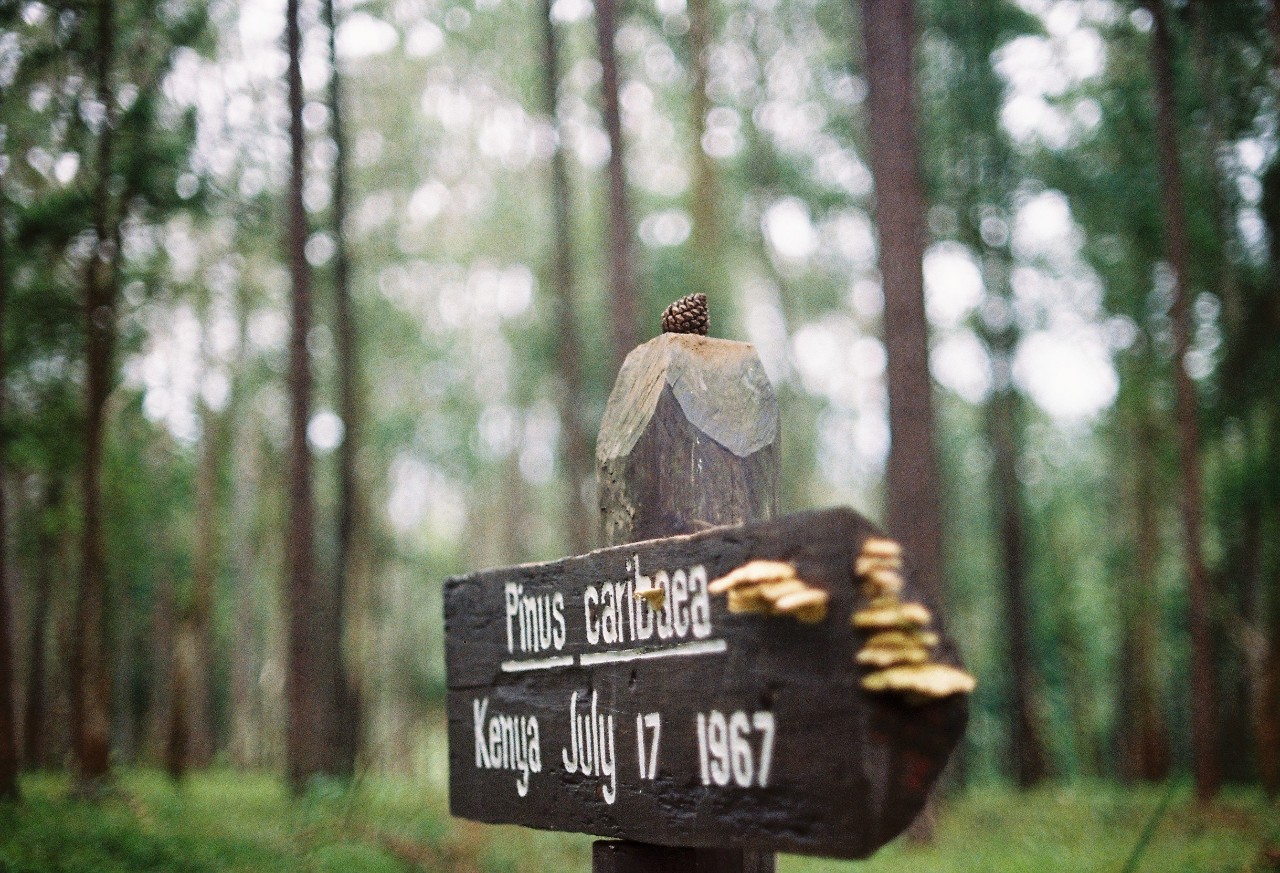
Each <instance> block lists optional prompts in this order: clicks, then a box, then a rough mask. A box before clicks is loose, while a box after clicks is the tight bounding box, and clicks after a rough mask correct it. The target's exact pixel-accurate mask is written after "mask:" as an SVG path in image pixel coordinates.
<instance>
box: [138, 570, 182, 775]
mask: <svg viewBox="0 0 1280 873" xmlns="http://www.w3.org/2000/svg"><path fill="white" fill-rule="evenodd" d="M176 600H177V596H176V593H175V591H174V579H173V575H172V573H171V571H170V570H169V569H168V568H162V569H161V571H160V575H159V577H158V578H157V579H156V592H155V599H154V602H153V603H152V607H151V629H150V630H151V633H150V635H151V669H150V671H149V672H150V674H151V689H150V691H151V694H150V696H149V699H148V700H147V728H146V740H145V742H144V746H145V749H146V756H147V757H148V758H149V759H150V760H152V761H158V762H164V761H167V760H168V755H169V751H168V750H169V734H170V731H171V729H172V716H173V707H174V694H175V685H176V682H175V681H174V679H175V669H176V668H175V662H174V648H175V646H176V640H177V621H178V618H177V604H176Z"/></svg>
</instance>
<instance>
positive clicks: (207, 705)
mask: <svg viewBox="0 0 1280 873" xmlns="http://www.w3.org/2000/svg"><path fill="white" fill-rule="evenodd" d="M205 314H206V315H207V313H205ZM208 362H209V351H208V349H207V348H206V350H205V372H206V373H207V372H208V370H209V366H208ZM200 420H201V424H202V428H201V430H202V432H201V435H200V455H199V460H198V462H197V468H196V530H195V549H194V555H193V556H192V587H191V602H190V604H189V606H188V609H187V610H186V612H187V616H188V622H187V623H189V625H190V634H191V642H192V646H193V648H194V657H193V658H192V661H191V665H190V673H189V676H188V677H187V680H188V681H187V683H186V686H185V690H186V693H187V700H186V702H185V711H186V716H187V718H188V719H189V723H188V725H187V728H186V736H187V743H186V745H185V752H186V754H187V755H188V760H187V762H186V763H187V764H188V765H189V766H191V767H194V768H196V769H203V768H205V767H208V766H209V765H210V764H211V763H213V748H214V739H213V736H214V730H213V658H214V642H213V597H214V585H215V580H216V579H217V575H218V553H219V545H220V542H221V536H220V519H219V518H218V495H217V491H218V482H217V480H218V458H219V455H220V453H221V445H220V434H219V431H220V430H221V425H222V422H221V421H219V420H218V414H217V413H216V412H214V411H213V410H212V409H210V408H209V407H208V406H207V405H205V404H204V403H201V404H200Z"/></svg>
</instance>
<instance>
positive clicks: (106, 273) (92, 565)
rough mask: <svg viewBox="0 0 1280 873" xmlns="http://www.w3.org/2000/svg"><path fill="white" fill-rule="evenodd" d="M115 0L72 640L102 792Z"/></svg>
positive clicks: (100, 33) (106, 74)
mask: <svg viewBox="0 0 1280 873" xmlns="http://www.w3.org/2000/svg"><path fill="white" fill-rule="evenodd" d="M114 18H115V4H114V2H113V0H103V2H101V3H99V4H98V14H97V21H96V44H95V46H94V61H95V68H96V69H95V77H96V79H97V97H98V102H99V103H100V104H101V105H103V106H105V107H107V109H106V119H105V121H104V123H103V124H102V129H101V132H100V133H99V135H98V155H97V178H96V180H95V182H94V191H93V230H94V234H93V239H94V242H93V248H92V250H91V252H90V256H89V258H88V259H87V262H86V264H85V292H84V301H83V303H84V313H83V314H84V325H85V364H86V367H85V370H86V372H85V380H84V390H85V437H84V441H85V453H84V461H83V467H82V469H83V478H82V488H83V501H84V508H83V513H84V523H83V526H82V529H81V559H80V590H79V593H78V597H77V604H76V633H75V636H74V637H73V640H72V647H73V655H72V665H71V671H70V673H71V675H70V679H71V735H72V754H73V759H74V760H73V765H74V771H75V781H76V792H77V793H79V794H81V795H96V794H98V793H99V792H101V791H102V789H103V788H104V787H105V785H106V782H107V780H108V779H109V778H110V773H111V756H110V733H111V728H110V724H111V708H110V701H111V674H110V673H109V671H108V670H107V660H108V656H107V647H106V612H107V559H106V544H105V541H104V534H103V530H102V466H103V453H104V448H105V445H104V444H105V436H106V406H107V397H108V395H109V394H110V391H111V382H112V378H113V374H112V361H113V359H114V352H115V340H116V325H115V318H116V281H115V280H116V277H115V259H116V251H115V249H116V247H115V246H113V245H112V239H113V237H114V236H115V234H114V232H113V231H112V229H111V226H110V225H111V221H112V218H111V215H110V212H111V210H110V203H111V199H112V198H111V190H110V181H111V164H112V154H113V146H114V142H113V141H114V136H115V132H114V129H115V111H114V108H113V107H114V106H115V91H114V88H113V87H112V79H111V76H112V66H113V64H114V53H115V42H114V36H115V23H114Z"/></svg>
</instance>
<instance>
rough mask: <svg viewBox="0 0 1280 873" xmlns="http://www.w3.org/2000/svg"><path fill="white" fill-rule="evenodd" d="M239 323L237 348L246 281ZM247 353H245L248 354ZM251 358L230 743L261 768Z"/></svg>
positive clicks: (243, 429)
mask: <svg viewBox="0 0 1280 873" xmlns="http://www.w3.org/2000/svg"><path fill="white" fill-rule="evenodd" d="M236 310H237V312H236V317H237V320H238V323H239V342H238V343H237V344H236V346H237V348H239V349H241V350H243V349H245V348H247V343H248V316H249V313H248V310H249V306H248V302H247V300H246V299H245V288H244V283H240V285H239V291H238V294H237V300H236ZM242 355H243V353H242ZM245 363H246V359H245V357H243V356H242V357H241V358H240V359H239V360H237V361H236V364H235V369H234V370H233V375H232V384H231V404H230V406H229V407H228V414H227V420H228V422H229V423H230V426H231V427H232V428H233V430H232V431H231V432H230V436H231V439H232V440H233V443H234V445H233V450H232V458H233V459H234V460H233V471H234V472H233V476H234V484H233V486H232V487H233V495H232V506H233V511H232V514H231V518H232V521H231V527H230V530H229V532H230V535H231V538H232V549H231V570H232V577H233V579H234V587H235V594H234V597H235V631H234V634H235V644H234V646H232V649H231V728H230V736H229V738H228V747H229V749H230V753H231V762H232V764H233V765H234V766H236V767H239V768H241V769H250V768H253V767H256V766H260V764H261V762H262V733H263V731H262V723H261V720H260V716H261V707H260V706H258V702H259V695H258V691H257V677H258V676H259V675H260V674H261V672H262V660H263V645H262V637H261V632H260V630H259V623H258V616H257V610H256V609H255V607H254V591H255V588H256V580H257V579H258V577H259V575H260V572H259V570H258V563H257V559H258V557H259V547H258V540H257V537H256V536H255V519H254V494H255V491H256V490H260V489H259V486H258V484H257V483H258V479H259V477H258V470H259V468H260V467H261V465H262V460H263V459H262V456H261V453H260V451H259V448H258V444H257V442H256V431H255V424H254V423H252V422H251V420H250V416H249V415H247V414H246V413H247V411H248V406H247V404H246V402H245V401H246V399H247V397H246V395H247V389H246V381H247V380H246V378H245V372H244V370H245Z"/></svg>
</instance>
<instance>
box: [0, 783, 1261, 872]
mask: <svg viewBox="0 0 1280 873" xmlns="http://www.w3.org/2000/svg"><path fill="white" fill-rule="evenodd" d="M67 788H68V785H67V780H66V778H65V777H64V776H61V775H57V774H37V775H32V776H28V777H26V778H25V780H24V782H23V789H24V793H25V799H24V801H23V803H21V804H17V805H14V804H0V873H19V871H21V873H29V871H30V873H34V871H40V873H54V871H67V873H70V871H76V873H79V871H84V873H89V871H92V873H114V871H191V873H196V871H211V870H236V871H254V873H257V871H290V873H293V871H335V873H336V871H343V873H348V871H350V873H360V871H406V870H455V871H494V873H497V871H512V873H514V871H529V873H538V871H548V873H550V871H556V873H568V871H582V873H586V871H587V870H588V869H589V867H590V860H589V859H590V844H591V838H590V837H584V836H578V835H570V834H553V833H544V832H539V831H531V830H524V829H520V828H513V827H491V826H482V825H477V824H472V823H469V822H464V821H460V820H457V819H452V818H450V817H449V815H448V814H447V811H446V807H445V799H444V797H443V796H442V792H441V791H440V789H439V786H438V785H435V786H432V785H431V784H430V783H416V782H411V781H409V780H368V781H363V782H361V783H359V784H358V785H357V786H356V787H355V788H352V789H349V788H347V787H346V786H345V785H342V784H338V783H327V784H321V785H319V786H317V787H315V788H313V790H312V791H310V792H309V793H308V794H307V795H306V796H305V797H303V798H302V799H299V800H297V801H291V800H290V799H289V797H288V795H287V793H286V791H285V789H284V787H283V785H282V783H281V782H280V781H279V780H277V779H275V778H272V777H270V776H265V775H252V774H243V773H237V772H232V771H228V770H215V771H212V772H208V773H200V774H196V775H194V776H191V777H190V778H188V779H186V780H185V781H184V782H183V783H182V784H181V785H180V786H175V785H174V784H173V783H171V782H170V781H169V780H168V779H167V778H166V777H165V776H164V775H163V774H160V773H157V772H154V771H145V770H127V771H124V772H123V773H122V774H121V775H120V778H119V781H118V785H117V789H116V790H115V791H114V792H113V793H112V794H111V795H110V796H109V797H108V798H107V799H105V800H103V801H100V802H98V803H96V804H87V803H83V802H78V801H72V800H69V799H68V796H67ZM1163 796H1164V793H1163V789H1159V788H1143V789H1126V788H1120V787H1118V786H1115V785H1112V784H1110V783H1101V782H1094V783H1072V784H1068V785H1055V786H1051V787H1046V788H1043V789H1040V790H1036V791H1033V792H1030V793H1027V794H1019V793H1015V792H1013V791H1010V790H1007V789H1003V788H1001V789H995V788H993V789H987V790H976V791H969V792H967V793H965V794H963V795H961V796H959V797H956V798H953V799H951V800H949V801H948V802H946V803H945V804H944V805H943V807H942V812H941V818H940V822H939V826H938V832H937V841H936V843H935V844H934V845H933V846H931V847H929V848H919V847H913V846H908V845H905V844H903V843H901V842H899V843H895V844H893V845H891V846H889V847H888V848H886V849H885V850H883V851H882V852H881V853H880V854H879V855H877V856H876V857H875V858H874V859H873V860H871V861H868V862H862V863H836V862H831V861H823V860H816V859H807V858H798V857H792V856H784V857H782V858H781V859H780V861H779V865H778V868H779V870H780V871H782V873H800V871H817V870H848V871H858V873H861V871H866V873H893V871H908V870H910V871H913V873H922V871H947V873H949V871H974V873H977V871H984V873H985V871H1004V870H1009V871H1012V870H1026V871H1046V870H1064V871H1083V870H1105V871H1116V873H1120V871H1122V870H1123V869H1124V868H1125V863H1126V860H1127V859H1128V857H1129V856H1130V854H1131V853H1132V851H1133V848H1134V846H1135V845H1136V844H1137V843H1138V841H1139V838H1140V835H1141V834H1142V832H1143V830H1144V828H1145V826H1146V825H1147V824H1148V822H1150V821H1151V820H1152V819H1153V813H1154V812H1155V811H1156V810H1157V809H1158V808H1159V807H1160V805H1161V800H1162V798H1163ZM1277 849H1280V810H1277V808H1276V807H1274V806H1268V805H1267V804H1266V803H1265V802H1264V800H1263V799H1262V797H1261V795H1260V794H1259V793H1258V792H1256V791H1252V792H1246V791H1228V792H1226V793H1225V794H1224V795H1223V797H1222V799H1221V800H1219V801H1218V802H1217V803H1215V804H1214V805H1213V806H1212V807H1210V808H1208V809H1207V810H1198V809H1197V808H1196V807H1195V805H1194V804H1193V803H1192V801H1191V799H1190V796H1189V790H1188V789H1185V788H1182V789H1179V790H1177V791H1175V793H1174V794H1173V796H1172V800H1171V802H1170V803H1169V805H1168V808H1167V810H1166V811H1165V813H1164V814H1163V815H1162V816H1160V817H1159V819H1158V822H1157V824H1156V827H1155V829H1154V831H1153V832H1152V835H1151V837H1150V840H1149V842H1148V843H1147V844H1146V847H1145V851H1144V853H1143V855H1142V858H1141V863H1140V864H1139V865H1138V866H1137V867H1135V868H1133V869H1135V870H1144V871H1242V870H1243V871H1270V870H1278V869H1280V866H1272V865H1273V863H1274V864H1276V865H1280V858H1276V857H1274V856H1273V854H1272V853H1275V852H1277Z"/></svg>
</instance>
